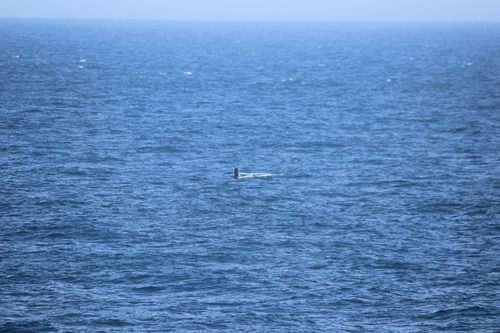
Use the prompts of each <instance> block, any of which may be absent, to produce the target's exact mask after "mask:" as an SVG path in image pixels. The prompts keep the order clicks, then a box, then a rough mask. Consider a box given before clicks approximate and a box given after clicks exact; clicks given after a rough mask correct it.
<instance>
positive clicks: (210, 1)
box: [0, 0, 500, 22]
mask: <svg viewBox="0 0 500 333" xmlns="http://www.w3.org/2000/svg"><path fill="white" fill-rule="evenodd" d="M0 17H42V18H98V19H147V20H149V19H154V20H225V21H227V20H232V21H389V22H390V21H495V22H499V21H500V0H0Z"/></svg>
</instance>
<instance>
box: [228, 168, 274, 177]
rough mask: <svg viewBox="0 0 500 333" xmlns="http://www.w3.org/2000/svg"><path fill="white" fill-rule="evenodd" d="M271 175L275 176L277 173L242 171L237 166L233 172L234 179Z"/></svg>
mask: <svg viewBox="0 0 500 333" xmlns="http://www.w3.org/2000/svg"><path fill="white" fill-rule="evenodd" d="M269 176H275V175H274V174H272V173H253V172H240V170H239V169H238V168H235V169H234V173H233V177H234V179H240V178H249V177H269Z"/></svg>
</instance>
